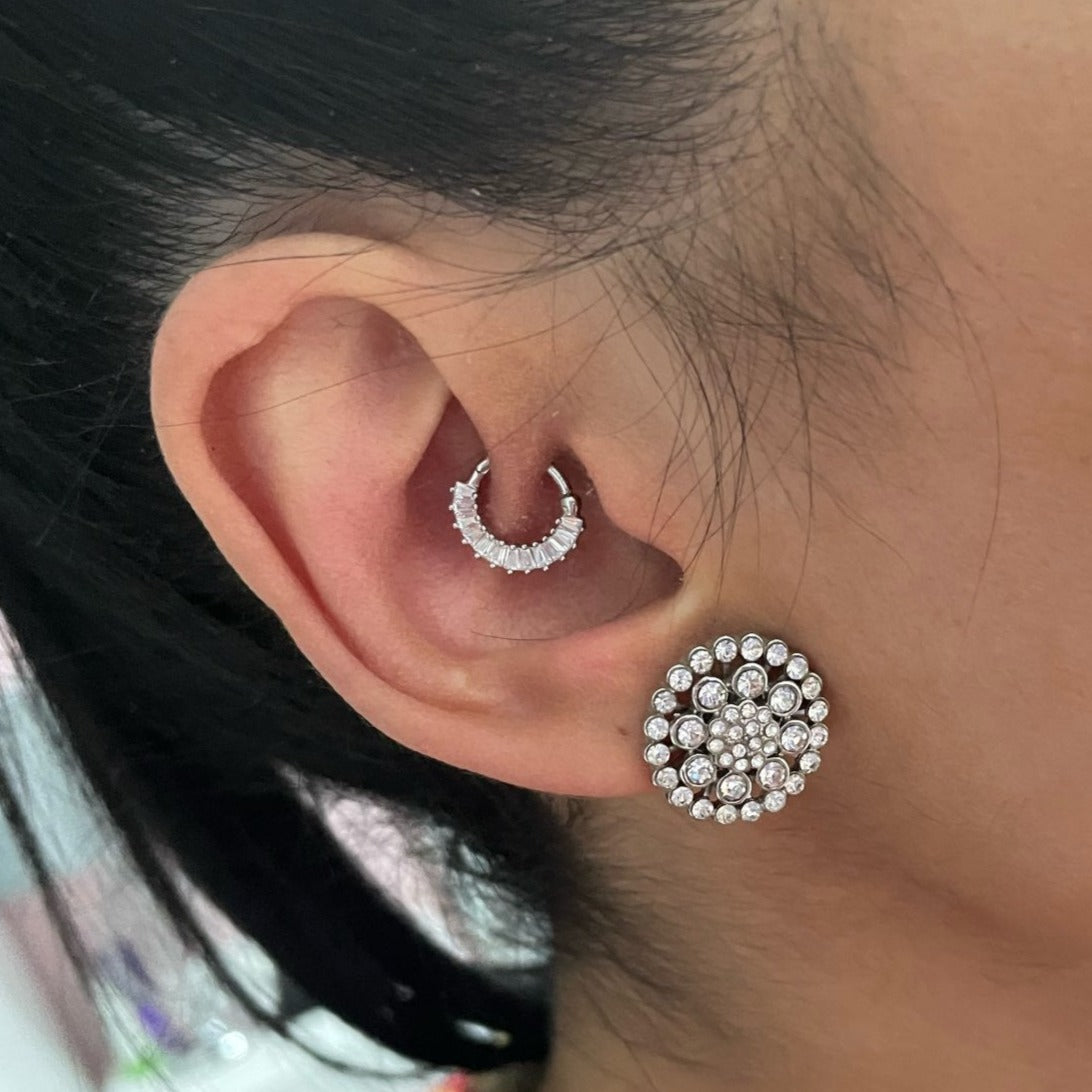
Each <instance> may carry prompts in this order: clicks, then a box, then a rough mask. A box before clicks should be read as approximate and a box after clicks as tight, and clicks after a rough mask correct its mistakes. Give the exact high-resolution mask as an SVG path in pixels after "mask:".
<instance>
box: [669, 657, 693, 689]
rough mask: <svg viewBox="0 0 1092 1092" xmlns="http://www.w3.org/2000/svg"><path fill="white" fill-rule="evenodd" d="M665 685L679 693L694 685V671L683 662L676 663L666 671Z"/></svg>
mask: <svg viewBox="0 0 1092 1092" xmlns="http://www.w3.org/2000/svg"><path fill="white" fill-rule="evenodd" d="M667 685H668V687H669V688H670V689H671V690H674V691H675V693H676V694H681V693H682V692H683V691H684V690H689V689H690V687H691V686H693V685H694V673H693V672H692V671H691V670H690V668H688V667H687V666H686V665H685V664H676V665H675V666H674V667H673V668H671V670H670V671H668V673H667Z"/></svg>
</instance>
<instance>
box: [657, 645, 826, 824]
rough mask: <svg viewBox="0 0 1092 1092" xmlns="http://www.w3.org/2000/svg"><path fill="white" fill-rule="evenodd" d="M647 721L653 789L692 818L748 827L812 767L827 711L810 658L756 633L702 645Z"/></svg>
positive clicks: (680, 666)
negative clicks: (656, 789)
mask: <svg viewBox="0 0 1092 1092" xmlns="http://www.w3.org/2000/svg"><path fill="white" fill-rule="evenodd" d="M665 682H666V685H665V686H663V687H660V688H659V689H657V690H656V691H655V692H654V693H653V695H652V701H651V710H652V712H651V715H650V716H649V717H648V718H647V719H646V720H645V723H644V733H643V740H644V748H645V749H644V758H645V762H647V763H648V765H649V766H651V767H652V768H653V773H652V783H653V784H654V785H655V786H656V787H657V788H661V789H663V790H664V794H665V796H666V797H667V801H668V803H669V804H672V805H673V806H674V807H677V808H679V809H682V810H685V811H686V812H687V813H688V814H689V815H690V817H691V818H692V819H701V820H705V819H715V820H716V821H717V822H718V823H723V824H725V825H727V824H730V823H735V822H736V821H737V820H740V819H742V820H744V821H745V822H755V821H756V820H758V819H761V818H762V816H763V815H765V814H767V813H768V812H778V811H781V809H782V808H784V807H785V805H786V803H788V799H789V797H790V796H798V795H799V794H800V793H802V792H803V791H804V787H805V785H806V784H807V780H808V778H809V777H810V776H811V775H812V774H813V773H815V771H816V770H818V769H819V765H820V763H821V761H822V758H821V755H820V752H821V751H822V749H823V747H825V746H826V743H827V737H828V734H829V733H828V727H827V716H828V714H829V712H830V704H829V702H828V701H827V698H826V697H825V696H821V694H822V690H823V680H822V679H821V678H820V677H819V676H818V675H817V674H816V673H815V672H814V671H813V670H812V669H811V665H810V664H809V663H808V658H807V656H805V655H804V654H803V653H802V652H797V651H794V650H792V649H790V648H789V646H788V645H787V644H786V643H785V642H784V641H782V640H781V639H780V638H778V637H774V638H771V639H767V638H765V637H762V636H760V635H759V634H757V633H746V634H744V635H743V636H742V637H732V636H727V635H725V636H723V637H718V638H717V639H716V640H715V641H713V642H712V643H711V644H710V645H708V646H705V645H699V646H698V647H697V648H693V649H691V650H690V652H688V653H687V655H686V658H685V660H684V661H683V662H682V663H677V664H675V665H674V666H672V667H670V668H669V669H668V671H667V677H666V680H665Z"/></svg>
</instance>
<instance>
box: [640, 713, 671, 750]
mask: <svg viewBox="0 0 1092 1092" xmlns="http://www.w3.org/2000/svg"><path fill="white" fill-rule="evenodd" d="M670 731H671V725H670V724H668V723H667V717H661V716H660V715H659V714H658V713H657V714H656V715H655V716H652V717H649V718H648V720H646V721H645V736H646V737H647V738H648V739H651V740H653V741H654V742H656V743H659V742H660V740H661V739H667V734H668V732H670Z"/></svg>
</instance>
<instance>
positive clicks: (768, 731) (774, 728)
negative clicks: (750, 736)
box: [762, 724, 781, 739]
mask: <svg viewBox="0 0 1092 1092" xmlns="http://www.w3.org/2000/svg"><path fill="white" fill-rule="evenodd" d="M780 731H781V725H779V724H767V725H766V727H765V729H763V732H762V734H763V735H764V736H765V737H766V738H767V739H777V733H778V732H780Z"/></svg>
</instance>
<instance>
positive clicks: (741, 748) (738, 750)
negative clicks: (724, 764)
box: [732, 743, 747, 758]
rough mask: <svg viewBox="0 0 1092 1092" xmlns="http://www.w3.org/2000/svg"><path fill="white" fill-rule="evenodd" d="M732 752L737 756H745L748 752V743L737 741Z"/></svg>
mask: <svg viewBox="0 0 1092 1092" xmlns="http://www.w3.org/2000/svg"><path fill="white" fill-rule="evenodd" d="M732 754H734V755H735V756H736V758H743V757H744V756H745V755H746V754H747V745H746V744H745V743H737V744H736V745H735V746H734V747H733V748H732Z"/></svg>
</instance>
